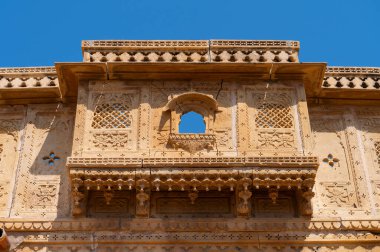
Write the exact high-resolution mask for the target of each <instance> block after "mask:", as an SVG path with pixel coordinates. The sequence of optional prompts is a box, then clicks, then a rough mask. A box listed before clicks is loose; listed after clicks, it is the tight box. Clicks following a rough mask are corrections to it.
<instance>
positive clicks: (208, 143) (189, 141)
mask: <svg viewBox="0 0 380 252" xmlns="http://www.w3.org/2000/svg"><path fill="white" fill-rule="evenodd" d="M215 142H216V137H215V135H214V134H175V133H171V134H169V141H168V143H169V144H170V145H171V146H172V147H173V148H175V149H178V148H181V149H183V150H186V151H188V152H190V153H195V152H197V151H200V150H204V149H206V150H211V149H213V148H214V144H215Z"/></svg>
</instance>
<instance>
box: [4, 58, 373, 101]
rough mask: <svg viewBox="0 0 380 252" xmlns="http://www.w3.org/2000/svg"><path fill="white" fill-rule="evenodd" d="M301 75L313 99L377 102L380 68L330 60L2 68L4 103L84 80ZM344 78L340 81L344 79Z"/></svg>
mask: <svg viewBox="0 0 380 252" xmlns="http://www.w3.org/2000/svg"><path fill="white" fill-rule="evenodd" d="M246 78H250V79H252V78H253V79H258V80H268V81H269V80H270V81H276V80H286V79H289V80H290V79H292V80H302V81H303V82H304V84H305V91H306V95H307V97H308V101H309V102H313V103H336V104H340V103H341V104H347V103H350V104H361V105H363V104H378V103H379V102H380V101H379V100H380V92H379V91H380V68H373V67H372V68H370V67H327V69H326V64H325V63H291V64H289V63H236V62H235V63H231V62H230V63H129V62H103V63H90V62H73V63H70V62H65V63H56V66H55V68H54V67H26V68H0V104H28V103H52V102H59V101H62V102H75V101H76V96H77V89H78V83H79V82H80V81H84V80H121V79H126V80H128V79H129V80H132V79H134V80H136V79H140V80H143V79H167V80H170V79H183V80H197V79H225V80H227V79H246ZM339 80H341V81H339Z"/></svg>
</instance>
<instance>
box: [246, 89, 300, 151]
mask: <svg viewBox="0 0 380 252" xmlns="http://www.w3.org/2000/svg"><path fill="white" fill-rule="evenodd" d="M244 90H245V92H244V94H241V95H240V96H244V97H245V102H246V106H247V107H246V108H244V105H243V104H242V105H241V106H242V107H241V108H240V109H239V124H240V125H241V126H242V127H247V130H248V132H247V133H245V134H244V132H242V133H243V134H241V135H240V136H239V141H240V142H247V145H246V146H247V147H246V148H247V149H248V150H249V151H254V152H256V153H260V152H261V153H263V152H265V153H266V154H267V153H271V154H272V155H273V154H275V153H277V155H278V153H280V152H281V153H289V152H293V153H296V152H297V151H301V150H302V140H301V135H299V133H298V132H300V131H301V128H300V125H299V124H298V121H299V120H298V113H299V111H298V106H297V100H298V98H297V96H296V89H295V88H291V87H286V86H283V85H280V84H266V83H260V84H257V85H254V86H245V87H244ZM247 122H248V124H247ZM246 138H249V139H246Z"/></svg>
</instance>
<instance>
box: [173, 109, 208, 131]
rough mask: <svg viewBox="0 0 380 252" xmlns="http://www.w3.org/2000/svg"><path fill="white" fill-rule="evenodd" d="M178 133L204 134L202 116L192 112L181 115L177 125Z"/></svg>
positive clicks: (204, 125) (204, 126) (204, 127)
mask: <svg viewBox="0 0 380 252" xmlns="http://www.w3.org/2000/svg"><path fill="white" fill-rule="evenodd" d="M179 133H185V134H186V133H201V134H204V133H206V124H205V122H204V119H203V116H202V115H201V114H199V113H196V112H194V111H190V112H187V113H185V114H183V115H182V116H181V121H180V123H179Z"/></svg>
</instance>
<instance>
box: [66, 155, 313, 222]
mask: <svg viewBox="0 0 380 252" xmlns="http://www.w3.org/2000/svg"><path fill="white" fill-rule="evenodd" d="M67 166H68V167H69V170H70V177H71V181H72V197H73V203H74V204H73V205H74V208H73V215H76V216H81V215H83V214H84V213H85V209H86V205H85V202H86V201H87V200H84V199H85V198H86V197H87V196H86V195H88V192H89V191H101V192H103V194H104V197H105V202H106V203H107V204H110V202H112V198H113V195H114V194H115V192H117V191H122V190H132V191H135V192H136V193H135V195H136V216H138V217H148V216H149V209H150V207H149V204H150V192H151V191H169V192H170V191H179V192H181V191H185V192H188V193H189V198H190V200H191V202H192V203H193V202H194V201H195V200H196V198H197V197H198V192H201V191H203V192H208V191H229V192H232V191H234V192H236V195H237V196H236V197H237V203H236V214H237V215H238V216H248V215H249V211H248V209H249V207H248V206H249V200H250V198H251V196H252V194H255V191H256V190H261V191H262V190H265V191H267V193H268V196H269V197H270V199H271V200H272V201H273V204H276V200H277V197H278V195H279V191H280V190H282V191H283V190H288V191H290V190H292V191H294V192H296V195H297V198H298V202H299V206H300V212H301V213H302V214H303V215H311V214H312V209H311V204H310V199H311V198H312V197H313V195H314V194H313V192H312V187H313V185H314V180H315V175H316V171H317V167H318V159H317V158H316V157H311V156H298V157H297V156H291V157H214V158H195V157H192V158H141V159H140V158H130V159H129V158H69V159H68V163H67Z"/></svg>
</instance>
